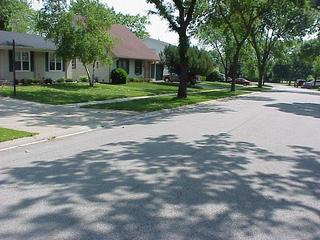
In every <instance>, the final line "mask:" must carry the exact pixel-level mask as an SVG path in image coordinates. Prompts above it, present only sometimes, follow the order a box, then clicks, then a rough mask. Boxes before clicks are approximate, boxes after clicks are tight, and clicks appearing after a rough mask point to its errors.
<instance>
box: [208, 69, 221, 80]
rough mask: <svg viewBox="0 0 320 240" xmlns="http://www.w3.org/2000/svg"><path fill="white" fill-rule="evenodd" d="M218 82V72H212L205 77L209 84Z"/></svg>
mask: <svg viewBox="0 0 320 240" xmlns="http://www.w3.org/2000/svg"><path fill="white" fill-rule="evenodd" d="M219 80H220V73H219V71H218V70H214V71H213V72H212V73H210V74H209V75H208V76H207V81H209V82H217V81H219Z"/></svg>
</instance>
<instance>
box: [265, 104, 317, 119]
mask: <svg viewBox="0 0 320 240" xmlns="http://www.w3.org/2000/svg"><path fill="white" fill-rule="evenodd" d="M266 106H267V107H273V108H277V109H278V110H279V111H282V112H286V113H293V114H296V115H300V116H309V117H314V118H320V104H318V103H298V102H296V103H275V104H269V105H266Z"/></svg>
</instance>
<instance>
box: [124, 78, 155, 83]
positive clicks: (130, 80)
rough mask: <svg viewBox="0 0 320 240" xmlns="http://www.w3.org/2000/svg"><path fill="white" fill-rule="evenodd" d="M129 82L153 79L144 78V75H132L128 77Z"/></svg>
mask: <svg viewBox="0 0 320 240" xmlns="http://www.w3.org/2000/svg"><path fill="white" fill-rule="evenodd" d="M128 81H129V82H150V81H151V79H150V78H143V77H136V78H134V77H130V78H128Z"/></svg>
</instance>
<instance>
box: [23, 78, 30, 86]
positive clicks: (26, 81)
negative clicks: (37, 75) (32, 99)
mask: <svg viewBox="0 0 320 240" xmlns="http://www.w3.org/2000/svg"><path fill="white" fill-rule="evenodd" d="M31 83H32V79H25V78H23V79H21V80H20V84H22V85H30V84H31Z"/></svg>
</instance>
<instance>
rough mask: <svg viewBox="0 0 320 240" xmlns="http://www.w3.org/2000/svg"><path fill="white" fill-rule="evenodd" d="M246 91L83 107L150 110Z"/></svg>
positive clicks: (221, 91) (239, 91) (197, 94)
mask: <svg viewBox="0 0 320 240" xmlns="http://www.w3.org/2000/svg"><path fill="white" fill-rule="evenodd" d="M245 93H248V91H245V90H237V91H236V92H230V91H229V90H226V89H223V90H217V91H213V92H207V93H193V94H189V96H188V98H186V99H177V98H175V97H169V96H166V97H154V98H148V99H139V100H131V101H126V102H118V103H109V104H97V105H89V106H85V107H84V108H94V109H113V110H127V111H137V112H152V111H158V110H161V109H171V108H177V107H180V106H185V105H189V104H195V103H200V102H205V101H210V100H214V99H219V98H226V97H232V96H237V95H242V94H245Z"/></svg>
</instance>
